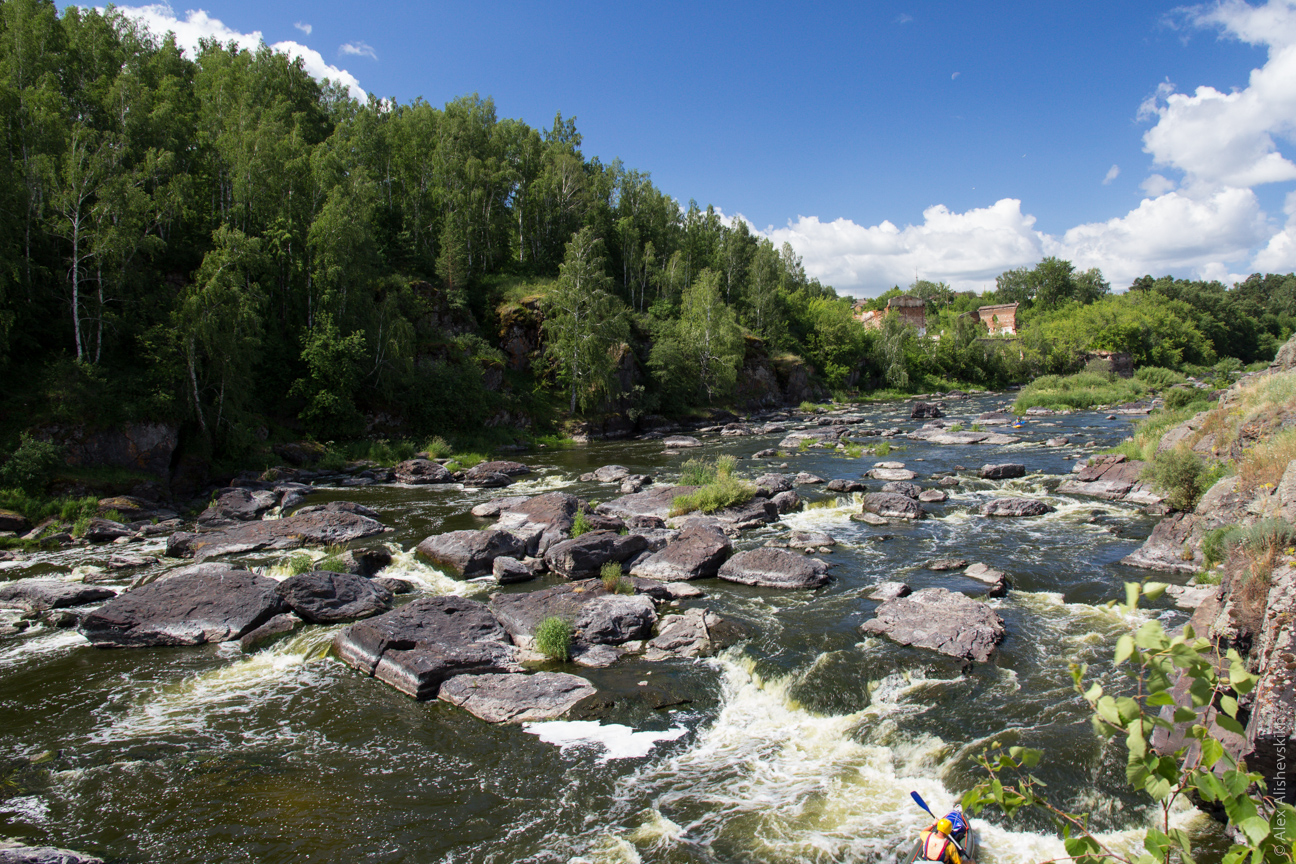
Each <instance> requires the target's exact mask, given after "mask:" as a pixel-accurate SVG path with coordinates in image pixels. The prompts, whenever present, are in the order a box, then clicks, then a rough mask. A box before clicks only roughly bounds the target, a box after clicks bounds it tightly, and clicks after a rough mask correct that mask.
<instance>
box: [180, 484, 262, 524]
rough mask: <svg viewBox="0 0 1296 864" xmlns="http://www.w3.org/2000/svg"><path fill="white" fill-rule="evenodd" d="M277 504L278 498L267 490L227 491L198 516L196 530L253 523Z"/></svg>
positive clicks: (240, 489)
mask: <svg viewBox="0 0 1296 864" xmlns="http://www.w3.org/2000/svg"><path fill="white" fill-rule="evenodd" d="M278 504H279V496H278V495H276V494H275V493H274V492H272V491H270V490H268V489H247V488H244V487H237V488H234V489H228V490H226V491H224V492H222V493H221V494H220V495H218V496H217V497H216V500H215V501H212V502H211V504H209V505H208V506H207V509H206V510H204V511H203V512H202V513H200V514H199V516H198V528H199V530H204V531H214V530H217V529H220V528H226V527H228V526H230V525H235V524H237V523H239V522H255V521H256V520H258V519H260V518H261V517H262V516H263V515H265V513H266V512H267V511H269V510H270V509H271V508H273V507H275V506H277V505H278Z"/></svg>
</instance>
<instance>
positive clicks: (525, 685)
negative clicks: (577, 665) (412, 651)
mask: <svg viewBox="0 0 1296 864" xmlns="http://www.w3.org/2000/svg"><path fill="white" fill-rule="evenodd" d="M596 692H597V691H596V690H595V688H594V685H593V684H591V683H590V682H589V681H587V680H585V679H584V678H581V677H580V676H579V675H570V674H568V673H566V672H537V673H536V674H534V675H523V674H517V673H513V674H502V675H501V674H496V675H459V676H457V677H454V678H451V679H450V680H449V681H447V682H445V683H444V684H442V685H441V690H440V693H439V694H438V697H439V698H440V699H442V700H444V701H446V702H449V703H450V704H451V705H457V706H459V707H460V708H462V709H464V710H465V711H467V712H468V713H469V714H472V715H473V716H474V717H478V718H480V719H482V720H485V721H486V722H487V723H528V722H531V721H535V720H553V719H554V718H556V717H561V716H563V715H564V714H566V713H567V712H568V711H570V710H571V709H572V708H574V707H576V705H577V703H579V702H581V701H582V700H584V699H586V698H588V697H590V696H593V695H594V694H595V693H596Z"/></svg>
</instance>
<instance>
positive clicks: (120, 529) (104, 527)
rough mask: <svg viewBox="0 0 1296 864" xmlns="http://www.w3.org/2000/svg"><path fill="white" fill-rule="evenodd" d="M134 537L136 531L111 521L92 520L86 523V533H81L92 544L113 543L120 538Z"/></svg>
mask: <svg viewBox="0 0 1296 864" xmlns="http://www.w3.org/2000/svg"><path fill="white" fill-rule="evenodd" d="M134 535H135V531H134V529H132V528H130V527H128V526H126V525H123V524H122V523H120V522H114V521H113V520H111V519H91V520H90V521H89V522H88V523H86V527H85V531H83V532H81V538H82V539H83V540H87V541H89V542H91V543H111V542H112V541H114V540H116V539H118V538H119V537H133V536H134Z"/></svg>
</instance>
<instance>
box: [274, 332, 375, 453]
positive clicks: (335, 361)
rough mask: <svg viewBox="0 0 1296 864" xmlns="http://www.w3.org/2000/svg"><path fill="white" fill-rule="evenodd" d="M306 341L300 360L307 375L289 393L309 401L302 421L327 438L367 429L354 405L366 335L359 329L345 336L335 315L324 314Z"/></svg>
mask: <svg viewBox="0 0 1296 864" xmlns="http://www.w3.org/2000/svg"><path fill="white" fill-rule="evenodd" d="M304 341H305V346H304V347H303V348H302V353H301V359H302V362H303V363H305V364H306V369H307V371H308V375H307V377H305V378H298V379H297V380H296V381H295V382H293V385H292V389H290V390H289V391H288V392H289V395H292V396H300V397H302V398H303V399H305V401H306V407H304V408H303V409H302V411H301V419H302V420H303V421H304V422H305V423H306V424H307V425H308V426H309V427H310V428H311V429H312V430H313V431H314V432H316V434H319V435H322V436H325V437H331V436H345V435H354V434H356V433H357V432H359V431H360V430H361V429H362V428H363V427H364V417H362V416H361V415H360V412H359V410H357V409H356V406H355V392H356V388H357V387H358V386H359V384H360V378H361V369H360V363H361V361H362V360H363V359H364V356H365V337H364V333H363V332H361V331H359V330H356V331H354V332H353V333H351V334H350V335H349V336H343V335H342V333H341V331H340V330H339V329H338V327H337V325H336V324H335V323H334V322H333V316H332V315H330V314H328V313H322V314H321V315H320V316H319V319H318V320H317V321H316V322H315V327H314V328H312V329H310V330H309V331H308V332H307V333H306V335H305V339H304Z"/></svg>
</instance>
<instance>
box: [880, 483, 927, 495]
mask: <svg viewBox="0 0 1296 864" xmlns="http://www.w3.org/2000/svg"><path fill="white" fill-rule="evenodd" d="M882 491H883V492H885V493H886V494H888V495H903V496H905V497H906V498H913V499H914V500H917V499H918V496H919V495H921V494H922V487H921V486H919V485H918V484H917V483H910V482H908V481H906V480H893V481H891V482H890V483H887V484H885V485H884V486H883V487H882Z"/></svg>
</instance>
